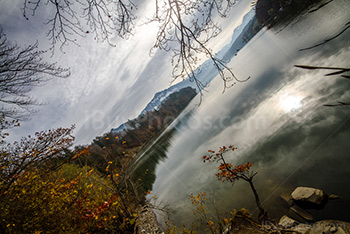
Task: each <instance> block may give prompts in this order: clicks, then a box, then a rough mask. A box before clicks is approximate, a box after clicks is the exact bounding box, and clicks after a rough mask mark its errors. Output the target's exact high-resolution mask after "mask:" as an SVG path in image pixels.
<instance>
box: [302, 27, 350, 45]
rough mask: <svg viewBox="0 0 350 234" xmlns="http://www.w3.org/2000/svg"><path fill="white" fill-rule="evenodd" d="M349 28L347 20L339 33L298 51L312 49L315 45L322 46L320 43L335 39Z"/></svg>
mask: <svg viewBox="0 0 350 234" xmlns="http://www.w3.org/2000/svg"><path fill="white" fill-rule="evenodd" d="M349 28H350V21H349V22H347V23H346V24H345V27H344V28H343V30H341V31H340V32H339V33H337V34H336V35H335V36H333V37H330V38H328V39H325V40H324V41H323V42H321V43H319V44H316V45H313V46H310V47H307V48H303V49H300V50H299V51H305V50H310V49H314V48H316V47H319V46H322V45H324V44H326V43H328V42H330V41H332V40H334V39H336V38H337V37H339V36H340V35H342V34H343V33H344V32H345V31H346V30H348V29H349Z"/></svg>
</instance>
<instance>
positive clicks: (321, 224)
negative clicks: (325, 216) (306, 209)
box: [305, 220, 350, 234]
mask: <svg viewBox="0 0 350 234" xmlns="http://www.w3.org/2000/svg"><path fill="white" fill-rule="evenodd" d="M321 233H324V234H349V233H350V223H348V222H343V221H338V220H322V221H318V222H316V223H314V224H313V225H311V228H310V229H309V230H308V231H307V232H306V233H305V234H321Z"/></svg>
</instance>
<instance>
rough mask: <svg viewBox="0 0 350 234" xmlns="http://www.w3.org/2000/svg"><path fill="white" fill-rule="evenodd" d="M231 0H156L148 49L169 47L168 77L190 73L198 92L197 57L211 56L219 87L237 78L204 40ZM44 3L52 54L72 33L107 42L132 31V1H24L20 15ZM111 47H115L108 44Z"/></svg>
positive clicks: (215, 29) (216, 28)
mask: <svg viewBox="0 0 350 234" xmlns="http://www.w3.org/2000/svg"><path fill="white" fill-rule="evenodd" d="M236 2H237V1H236V0H195V1H193V0H185V1H179V0H155V6H156V10H155V14H154V16H153V18H152V19H151V20H150V22H157V23H158V24H159V31H158V33H157V36H156V42H155V44H154V46H153V48H157V49H161V50H166V51H171V53H172V63H173V79H174V80H176V79H178V78H186V77H189V79H190V80H192V81H193V82H195V83H196V85H197V87H198V89H199V90H202V89H203V88H204V85H203V84H202V83H201V82H200V81H199V80H198V79H197V77H196V72H195V71H196V69H197V68H198V66H199V64H198V61H199V60H198V57H199V56H200V55H204V56H206V57H207V58H209V59H211V61H212V62H213V64H214V66H215V68H216V69H217V71H218V73H219V75H220V77H221V78H222V80H223V81H224V90H225V89H226V88H228V87H230V86H232V85H233V84H234V83H233V82H234V81H238V82H242V81H244V80H239V79H237V77H236V76H235V75H234V73H233V71H232V70H231V69H230V68H229V67H227V66H226V63H227V62H228V61H224V60H221V59H219V58H218V57H216V56H215V53H214V52H213V51H212V50H211V49H210V48H209V47H208V42H209V41H210V40H211V39H212V38H214V37H216V36H217V35H218V34H219V33H220V31H221V28H220V26H219V25H218V24H217V23H216V22H214V20H213V19H214V17H215V16H219V17H226V16H227V15H228V13H229V12H230V9H231V8H232V6H233V5H235V3H236ZM43 6H45V8H47V9H48V11H49V12H50V14H51V15H50V16H49V18H48V19H47V21H46V22H45V24H46V25H48V27H49V29H48V31H47V37H48V39H49V40H50V43H51V49H52V53H53V52H54V49H55V46H56V45H57V44H59V47H60V49H61V50H63V48H64V47H65V46H67V45H68V44H69V43H73V44H78V42H77V39H76V36H82V37H84V36H86V35H87V34H94V35H95V39H96V40H98V41H107V43H109V44H111V45H113V44H112V43H111V42H110V37H111V36H114V35H115V34H117V35H119V36H120V37H122V38H127V37H128V36H129V35H131V34H132V32H133V28H134V21H135V19H136V15H135V10H136V9H137V7H136V4H135V3H133V2H132V1H131V0H99V1H97V0H84V1H78V0H76V1H68V0H63V1H58V0H50V1H47V2H46V4H44V5H43V4H42V1H41V0H35V1H28V0H24V5H23V15H24V17H25V18H26V19H29V17H28V14H29V13H31V15H32V16H34V15H35V14H36V12H37V10H38V8H40V7H43ZM113 46H114V45H113Z"/></svg>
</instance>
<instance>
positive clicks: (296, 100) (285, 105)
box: [279, 95, 302, 112]
mask: <svg viewBox="0 0 350 234" xmlns="http://www.w3.org/2000/svg"><path fill="white" fill-rule="evenodd" d="M301 100H302V98H301V97H300V96H296V95H290V96H284V97H281V98H280V101H279V105H280V107H281V109H282V110H284V111H285V112H290V111H292V110H296V109H299V108H300V107H301Z"/></svg>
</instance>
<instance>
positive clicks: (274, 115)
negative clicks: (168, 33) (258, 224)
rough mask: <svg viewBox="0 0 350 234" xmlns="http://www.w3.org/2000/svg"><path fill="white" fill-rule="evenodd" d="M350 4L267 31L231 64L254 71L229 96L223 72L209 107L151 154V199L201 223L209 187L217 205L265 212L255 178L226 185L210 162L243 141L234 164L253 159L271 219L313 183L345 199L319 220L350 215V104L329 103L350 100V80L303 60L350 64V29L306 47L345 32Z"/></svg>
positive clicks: (176, 127) (241, 71) (191, 114)
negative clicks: (287, 196)
mask: <svg viewBox="0 0 350 234" xmlns="http://www.w3.org/2000/svg"><path fill="white" fill-rule="evenodd" d="M349 9H350V2H349V1H347V0H334V1H333V2H332V3H330V4H328V5H327V6H325V7H323V8H322V9H320V10H319V11H317V12H315V13H313V14H309V15H308V16H307V17H304V18H303V19H301V20H300V21H299V22H297V23H294V24H292V25H289V26H288V27H287V28H285V29H284V30H283V31H281V32H279V33H276V32H275V31H270V30H266V29H263V30H262V31H260V32H259V34H257V35H256V36H255V37H254V38H253V39H252V40H251V41H250V42H249V43H248V44H247V45H246V46H245V47H244V48H243V49H242V50H241V51H240V52H239V53H238V55H237V56H236V57H235V58H234V59H232V60H231V62H230V63H229V67H231V68H232V70H233V71H234V72H235V74H236V76H237V77H238V78H241V79H244V78H246V77H248V76H250V77H251V78H250V79H249V80H248V81H247V82H244V83H238V84H236V85H235V86H234V87H232V88H230V89H228V90H226V92H225V93H223V94H222V91H223V83H222V81H221V79H219V78H217V79H214V80H213V81H212V82H211V84H210V86H209V87H208V88H207V91H208V92H205V93H204V99H203V101H202V103H201V105H200V106H198V105H197V104H198V101H199V99H198V98H195V99H194V100H193V101H192V102H191V103H190V105H189V106H188V108H187V109H186V110H185V111H184V113H183V114H182V115H181V116H180V117H179V118H178V119H177V120H176V122H175V123H173V124H172V125H171V126H170V127H169V128H168V129H167V131H166V133H165V134H163V135H162V136H161V137H160V138H159V139H158V140H157V141H156V142H155V143H154V144H153V145H152V146H151V147H149V148H148V150H147V151H146V152H145V153H144V154H143V155H142V156H141V158H140V160H139V165H142V168H148V169H149V173H150V174H151V177H150V178H151V179H150V180H149V181H148V184H147V186H149V187H150V188H151V190H152V194H150V195H149V196H148V198H150V199H152V202H154V203H156V204H161V205H168V207H169V208H171V209H173V210H174V211H175V212H174V213H172V214H171V218H173V219H174V220H176V222H177V223H187V224H189V223H191V222H193V221H194V220H195V218H194V216H193V215H192V214H193V209H194V207H193V205H192V204H191V202H190V200H189V195H190V194H191V193H193V194H197V193H198V192H207V197H208V199H209V201H208V203H207V206H208V208H209V209H210V210H211V211H214V207H216V208H218V209H219V210H220V211H221V212H226V211H229V210H232V209H240V208H243V207H244V208H247V209H249V210H250V211H251V212H252V213H253V215H257V212H258V211H257V210H256V206H255V201H254V197H253V193H252V192H251V190H250V187H249V184H248V183H246V182H244V181H237V182H236V184H235V185H234V186H232V185H230V184H229V183H222V182H220V181H218V180H217V179H216V176H215V173H216V172H217V167H218V163H203V161H202V160H201V158H202V156H203V155H205V154H206V153H207V152H208V150H209V149H211V150H217V149H219V147H220V146H223V145H226V146H228V145H231V144H233V145H235V146H236V147H237V148H238V150H236V151H235V152H230V153H227V154H226V155H225V157H226V159H227V161H230V162H231V163H232V164H242V163H245V162H247V161H250V162H252V163H253V165H254V166H253V171H254V172H258V174H257V176H256V177H255V178H254V184H255V186H256V189H257V191H258V193H259V195H260V199H261V201H262V203H263V205H264V206H265V207H266V208H267V210H268V213H269V215H270V216H271V217H274V218H279V217H281V216H282V215H283V214H286V213H287V212H288V207H287V206H286V204H284V202H283V201H282V200H281V199H280V198H279V195H280V194H282V193H290V192H291V191H292V190H293V189H294V188H295V187H297V186H310V187H316V188H320V189H323V190H324V191H326V192H327V193H329V194H337V195H340V196H342V197H344V199H342V200H338V201H333V202H330V203H329V204H328V205H327V206H326V209H325V210H322V211H316V212H313V213H314V215H315V219H321V218H335V219H341V220H347V221H350V215H349V209H350V205H349V204H350V202H349V199H350V183H349V178H350V141H349V139H350V106H339V107H327V106H324V105H325V104H334V103H337V102H338V101H342V102H350V93H349V88H350V80H349V79H345V78H341V77H340V76H339V75H336V76H324V75H325V74H327V72H328V73H329V72H331V71H326V70H303V69H300V68H296V67H294V65H296V64H299V65H314V66H327V67H331V66H334V67H349V66H350V64H349V62H350V43H349V41H350V30H347V31H346V32H345V33H344V34H342V35H341V36H340V37H338V38H336V39H335V40H333V41H331V42H329V43H327V44H325V45H323V46H320V47H317V48H315V49H311V50H307V51H303V52H301V51H299V49H302V48H305V47H309V46H312V45H315V44H317V43H320V42H322V41H323V40H324V39H327V38H329V37H332V36H334V35H336V34H337V33H338V32H340V31H341V30H342V29H343V28H344V26H345V24H346V23H347V22H348V21H349ZM154 195H155V196H156V197H157V199H156V200H155V199H153V198H152V197H153V196H154ZM210 216H211V217H213V218H215V214H214V212H213V213H211V214H210Z"/></svg>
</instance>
